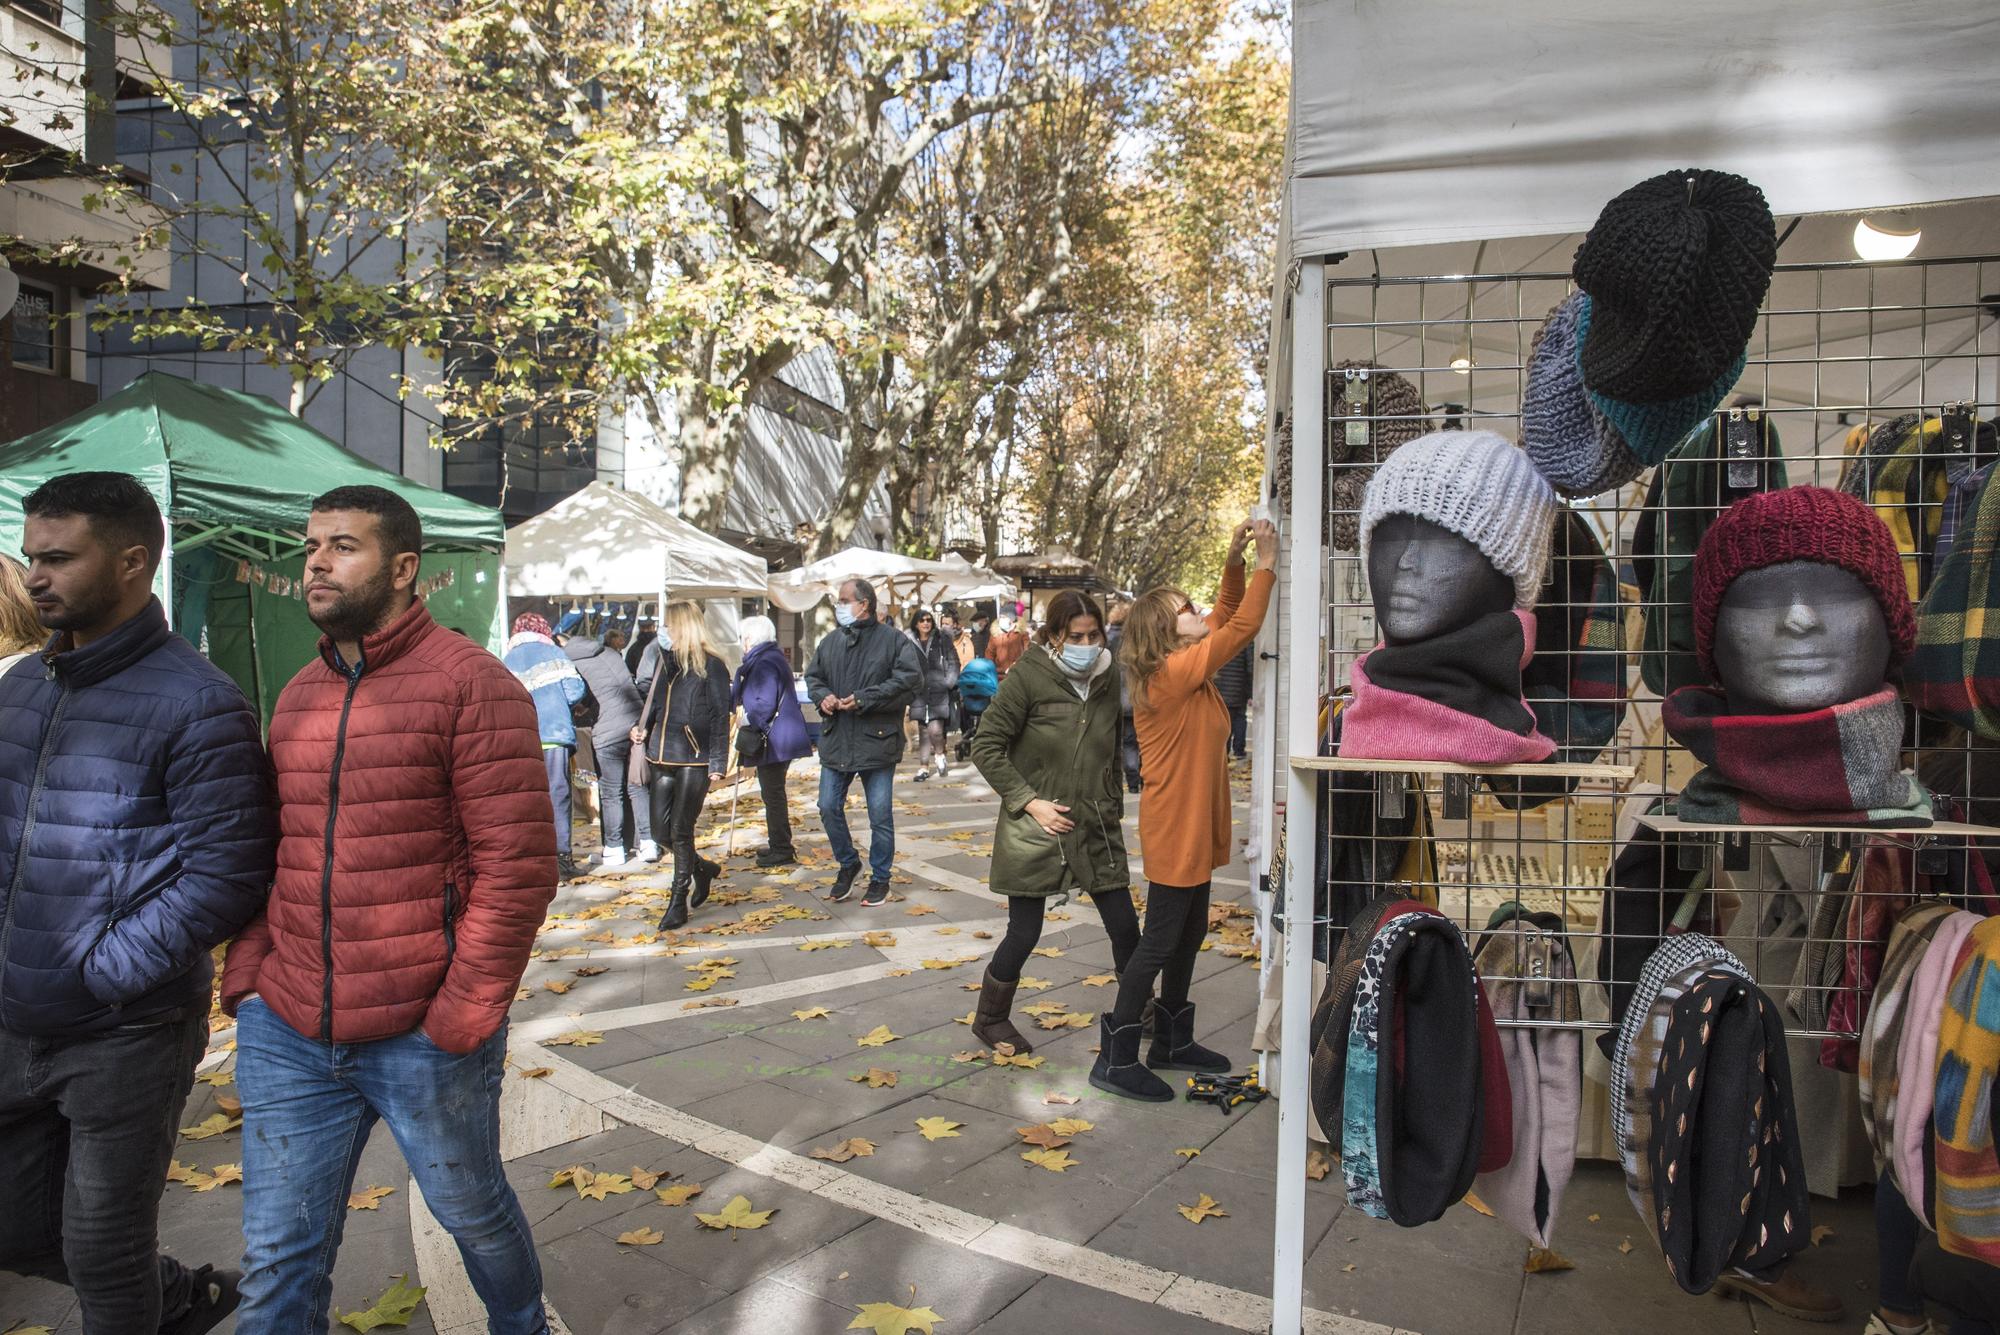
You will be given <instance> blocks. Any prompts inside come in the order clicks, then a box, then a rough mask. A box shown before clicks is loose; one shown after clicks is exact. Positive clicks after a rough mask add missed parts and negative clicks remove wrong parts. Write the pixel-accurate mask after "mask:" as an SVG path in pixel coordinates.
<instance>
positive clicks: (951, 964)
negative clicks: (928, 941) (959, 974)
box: [918, 960, 965, 969]
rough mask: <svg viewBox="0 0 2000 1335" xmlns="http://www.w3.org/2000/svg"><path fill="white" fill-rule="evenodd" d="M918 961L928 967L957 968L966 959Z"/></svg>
mask: <svg viewBox="0 0 2000 1335" xmlns="http://www.w3.org/2000/svg"><path fill="white" fill-rule="evenodd" d="M918 962H919V963H921V964H922V965H923V966H924V967H925V968H926V969H956V968H957V967H958V966H959V965H961V964H964V963H965V961H964V960H920V961H918Z"/></svg>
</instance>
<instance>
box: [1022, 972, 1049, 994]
mask: <svg viewBox="0 0 2000 1335" xmlns="http://www.w3.org/2000/svg"><path fill="white" fill-rule="evenodd" d="M1014 986H1015V987H1017V988H1019V989H1020V990H1021V991H1023V992H1042V991H1046V990H1047V989H1049V988H1051V987H1054V986H1055V984H1054V983H1052V982H1050V981H1049V980H1048V979H1046V978H1030V977H1029V976H1028V975H1027V974H1022V975H1021V981H1020V982H1018V983H1016V984H1014Z"/></svg>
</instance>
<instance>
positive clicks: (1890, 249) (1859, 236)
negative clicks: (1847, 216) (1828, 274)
mask: <svg viewBox="0 0 2000 1335" xmlns="http://www.w3.org/2000/svg"><path fill="white" fill-rule="evenodd" d="M1923 237H1924V233H1923V229H1922V228H1920V227H1918V226H1916V225H1915V224H1914V223H1913V222H1912V221H1911V219H1910V216H1909V215H1908V214H1906V213H1877V214H1874V215H1871V216H1869V217H1865V218H1863V219H1862V220H1861V221H1859V222H1857V223H1855V224H1854V253H1855V254H1857V255H1859V256H1860V257H1861V258H1862V259H1864V260H1906V259H1908V258H1910V256H1911V254H1912V253H1913V252H1915V250H1916V248H1917V242H1919V241H1921V240H1923Z"/></svg>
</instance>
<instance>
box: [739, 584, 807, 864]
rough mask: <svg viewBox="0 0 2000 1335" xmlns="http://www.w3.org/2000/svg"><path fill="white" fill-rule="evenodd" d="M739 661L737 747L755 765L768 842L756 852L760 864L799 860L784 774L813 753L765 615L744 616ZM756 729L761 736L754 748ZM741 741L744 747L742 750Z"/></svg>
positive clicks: (774, 629)
mask: <svg viewBox="0 0 2000 1335" xmlns="http://www.w3.org/2000/svg"><path fill="white" fill-rule="evenodd" d="M742 632H743V666H741V667H739V668H737V669H736V681H735V684H734V685H733V686H732V688H731V692H730V698H731V701H732V703H734V704H736V705H738V706H740V707H741V708H742V710H743V726H742V728H741V729H740V730H739V731H738V732H737V734H736V737H737V742H736V745H737V749H738V751H739V752H743V755H744V759H745V760H746V761H748V762H749V763H751V764H754V765H756V767H757V787H758V789H759V790H760V791H761V792H762V793H763V794H764V832H765V834H766V836H767V841H766V842H767V843H768V844H769V845H770V846H769V847H768V848H766V849H765V850H764V851H763V852H762V853H759V854H758V855H757V865H758V866H760V867H785V866H789V865H791V864H792V863H794V862H796V861H798V858H797V856H796V854H795V853H794V852H793V850H792V812H791V808H790V806H789V805H788V804H787V799H786V796H785V775H786V774H787V773H788V772H790V770H791V768H792V762H793V761H794V760H797V759H799V758H800V757H802V756H809V755H811V754H812V743H811V742H810V741H808V740H807V738H806V719H805V715H804V713H802V712H801V711H800V709H799V700H798V695H797V693H796V692H795V691H794V690H793V686H792V665H791V664H790V663H789V662H787V661H786V660H785V655H784V651H783V650H781V649H779V648H778V628H777V627H776V626H774V625H772V624H771V618H769V617H745V618H743V623H742ZM753 729H754V730H755V733H760V734H762V736H763V738H764V744H763V749H762V751H761V753H758V752H756V751H755V747H756V738H755V736H754V735H753V732H752V730H753ZM746 742H747V743H748V748H749V749H746V745H745V744H746Z"/></svg>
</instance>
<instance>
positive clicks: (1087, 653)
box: [1062, 644, 1104, 677]
mask: <svg viewBox="0 0 2000 1335" xmlns="http://www.w3.org/2000/svg"><path fill="white" fill-rule="evenodd" d="M1103 652H1104V649H1103V648H1102V646H1100V645H1095V644H1065V645H1064V646H1063V647H1062V661H1063V666H1064V667H1066V668H1068V669H1069V670H1070V671H1071V672H1073V673H1075V674H1076V675H1077V676H1079V677H1080V676H1082V675H1083V674H1084V673H1086V672H1088V671H1090V670H1091V669H1092V668H1094V667H1096V666H1097V656H1098V655H1099V654H1101V653H1103Z"/></svg>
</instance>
